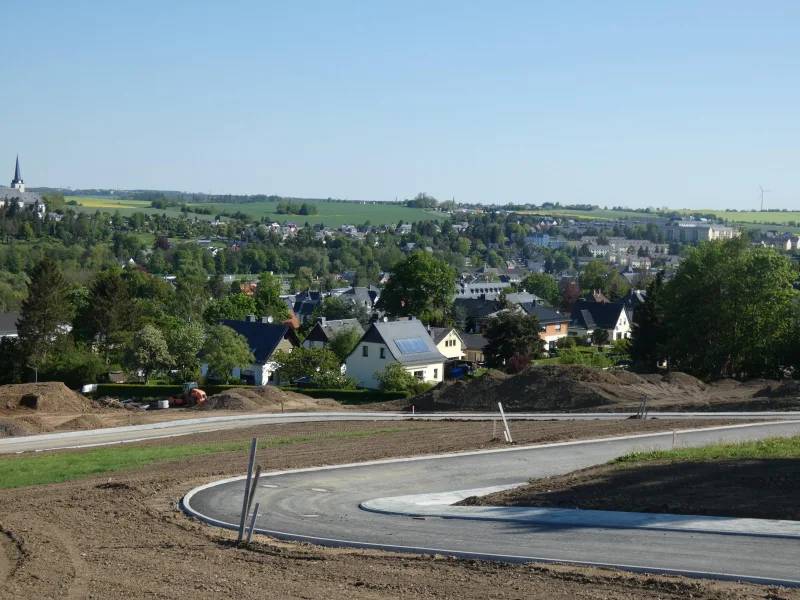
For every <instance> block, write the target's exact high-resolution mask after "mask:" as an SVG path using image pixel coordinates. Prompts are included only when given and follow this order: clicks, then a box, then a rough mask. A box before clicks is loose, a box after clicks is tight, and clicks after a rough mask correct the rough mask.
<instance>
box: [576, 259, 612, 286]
mask: <svg viewBox="0 0 800 600" xmlns="http://www.w3.org/2000/svg"><path fill="white" fill-rule="evenodd" d="M609 272H610V269H609V268H608V266H606V264H605V263H604V262H603V261H602V260H597V259H595V260H590V261H589V262H588V263H586V266H585V267H584V268H583V272H582V273H581V274H580V277H579V278H578V285H580V286H581V290H582V291H583V292H591V291H592V290H601V291H602V290H603V289H604V288H605V284H606V279H607V277H608V275H609Z"/></svg>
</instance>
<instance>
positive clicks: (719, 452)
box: [611, 435, 800, 464]
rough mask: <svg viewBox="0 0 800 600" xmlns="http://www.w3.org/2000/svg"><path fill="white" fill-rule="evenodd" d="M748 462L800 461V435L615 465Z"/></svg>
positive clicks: (656, 454) (623, 459)
mask: <svg viewBox="0 0 800 600" xmlns="http://www.w3.org/2000/svg"><path fill="white" fill-rule="evenodd" d="M743 458H744V459H746V458H800V435H795V436H791V437H772V438H765V439H763V440H755V441H746V442H734V443H717V444H710V445H708V446H698V447H696V448H675V449H674V450H647V451H633V452H629V453H628V454H625V455H624V456H620V457H619V458H616V459H614V460H613V461H611V462H612V463H614V464H622V463H637V462H646V461H651V460H672V461H678V460H695V461H707V460H726V459H743Z"/></svg>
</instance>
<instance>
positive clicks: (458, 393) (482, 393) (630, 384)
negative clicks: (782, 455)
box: [374, 365, 800, 412]
mask: <svg viewBox="0 0 800 600" xmlns="http://www.w3.org/2000/svg"><path fill="white" fill-rule="evenodd" d="M645 396H647V397H648V407H649V408H650V409H652V410H660V411H723V410H730V411H759V410H779V411H780V410H793V409H800V382H796V381H786V382H776V381H768V380H758V381H750V382H746V383H738V382H735V381H730V380H727V381H720V382H718V383H714V384H711V385H708V384H705V383H703V382H701V381H700V380H699V379H696V378H694V377H692V376H691V375H687V374H685V373H677V372H672V373H667V374H666V375H663V376H662V375H658V374H651V375H637V374H635V373H630V372H628V371H602V370H599V369H593V368H590V367H583V366H564V365H546V366H534V367H529V368H527V369H525V370H524V371H522V372H521V373H519V374H517V375H513V376H509V375H505V374H504V373H501V372H499V371H493V370H490V371H488V372H487V373H486V374H485V375H483V376H482V377H479V378H478V379H475V380H471V381H469V382H465V381H454V382H443V383H440V384H439V385H437V386H436V387H434V388H433V389H431V390H429V391H428V392H426V393H424V394H421V395H419V396H416V397H414V398H411V399H407V400H397V401H393V402H387V403H382V404H381V405H375V406H374V409H376V410H410V408H411V406H412V405H413V406H414V407H415V409H416V410H421V411H433V410H442V411H458V410H466V411H481V410H496V409H497V403H498V402H502V403H503V408H504V409H505V410H507V411H508V412H514V411H517V412H520V411H559V412H560V411H564V412H571V411H580V412H583V411H602V412H610V411H632V410H636V409H637V408H638V407H639V405H640V403H641V402H642V399H643V398H644V397H645Z"/></svg>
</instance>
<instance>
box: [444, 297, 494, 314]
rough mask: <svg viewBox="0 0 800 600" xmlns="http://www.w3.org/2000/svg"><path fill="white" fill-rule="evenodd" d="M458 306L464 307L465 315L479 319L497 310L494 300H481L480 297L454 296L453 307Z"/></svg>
mask: <svg viewBox="0 0 800 600" xmlns="http://www.w3.org/2000/svg"><path fill="white" fill-rule="evenodd" d="M456 306H460V307H462V308H463V309H464V311H465V312H466V314H467V317H469V318H473V319H480V318H482V317H487V316H489V315H491V314H492V313H496V312H497V306H496V305H495V303H494V300H483V299H481V298H456V299H455V300H453V308H455V307H456Z"/></svg>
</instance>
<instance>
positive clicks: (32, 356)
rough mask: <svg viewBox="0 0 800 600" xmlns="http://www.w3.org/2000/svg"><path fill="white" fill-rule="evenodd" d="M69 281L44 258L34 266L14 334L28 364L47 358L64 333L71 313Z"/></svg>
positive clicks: (50, 261) (41, 362)
mask: <svg viewBox="0 0 800 600" xmlns="http://www.w3.org/2000/svg"><path fill="white" fill-rule="evenodd" d="M68 293H69V284H68V283H67V281H66V280H65V279H64V276H63V275H62V274H61V271H60V270H59V268H58V266H57V265H56V264H55V263H54V262H53V261H52V260H50V259H49V258H43V259H42V260H41V261H40V262H39V263H38V264H37V265H36V266H35V267H34V269H33V272H32V273H31V280H30V282H29V283H28V297H27V298H26V299H25V300H24V301H23V302H22V307H21V309H20V317H19V321H18V322H17V333H18V334H19V339H20V342H21V344H22V350H23V353H24V355H25V357H26V358H27V361H28V362H29V364H30V366H32V367H34V368H35V369H37V370H38V369H39V368H41V366H42V365H43V364H44V363H45V362H46V361H47V359H48V357H49V356H50V355H51V354H52V352H53V350H54V349H55V348H56V346H57V345H58V343H59V341H60V338H61V337H62V336H64V335H66V333H67V329H68V324H69V320H70V317H71V316H72V315H71V312H72V310H71V306H70V303H69V297H68Z"/></svg>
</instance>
